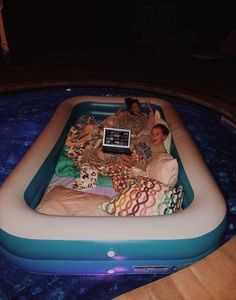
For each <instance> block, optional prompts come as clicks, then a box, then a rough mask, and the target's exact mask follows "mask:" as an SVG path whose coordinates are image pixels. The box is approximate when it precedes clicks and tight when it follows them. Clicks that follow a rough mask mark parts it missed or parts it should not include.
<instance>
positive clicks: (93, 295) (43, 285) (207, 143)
mask: <svg viewBox="0 0 236 300" xmlns="http://www.w3.org/2000/svg"><path fill="white" fill-rule="evenodd" d="M79 95H94V96H107V97H109V96H124V97H126V96H133V95H135V96H136V97H137V96H147V97H148V96H159V97H163V98H164V99H167V100H169V101H170V102H171V103H172V104H173V105H174V106H175V107H176V109H177V111H178V112H179V113H180V115H181V116H182V118H183V120H184V122H185V124H186V126H187V128H188V130H189V131H190V132H191V134H192V136H193V137H194V139H195V141H196V143H197V145H198V147H199V149H200V151H201V153H202V155H203V157H204V159H205V161H206V162H207V165H208V167H209V169H210V171H211V172H212V174H213V176H214V178H215V180H216V182H217V183H218V185H219V187H220V189H221V191H222V193H223V195H224V198H225V200H226V202H227V208H228V223H227V229H226V232H225V235H224V242H225V241H228V240H229V239H230V238H231V237H232V236H234V235H235V234H236V134H235V131H232V130H230V129H229V128H228V127H227V126H225V125H224V124H222V122H221V116H220V115H219V114H217V113H214V112H212V111H210V110H208V109H206V108H204V107H201V106H198V105H195V104H190V103H187V102H184V101H182V100H180V99H176V98H174V97H169V96H168V97H167V96H164V95H159V94H158V95H157V94H154V93H147V92H142V91H137V90H123V89H122V90H119V89H110V88H67V89H66V88H63V89H58V88H57V89H47V90H33V91H26V92H19V93H14V94H7V95H1V96H0V116H1V118H0V140H1V143H0V153H1V155H0V184H1V183H2V182H3V181H4V180H5V179H6V177H7V176H8V175H9V174H10V173H11V171H12V170H13V168H14V167H15V166H16V164H17V163H18V162H19V161H20V159H21V158H22V157H23V155H24V154H25V153H26V151H27V150H28V149H29V147H30V146H31V145H32V143H33V142H34V141H35V139H36V138H37V136H38V135H39V133H40V132H41V131H42V130H43V129H44V127H45V126H46V124H47V122H48V120H49V119H50V117H51V116H52V114H53V112H54V111H55V109H56V107H57V106H58V105H59V104H60V103H61V102H62V101H63V100H66V99H67V98H69V97H72V96H79ZM162 277H163V275H150V274H147V275H117V276H113V275H105V276H85V275H77V276H75V275H73V276H55V275H41V274H33V273H29V272H26V271H24V270H22V269H20V268H18V267H15V266H13V265H11V264H10V263H9V262H7V261H6V260H5V259H4V257H2V256H1V255H0V300H3V299H4V300H9V299H15V300H16V299H18V300H32V299H40V300H41V299H53V300H54V299H60V300H61V299H70V300H73V299H103V300H106V299H111V298H113V297H116V296H118V295H121V294H123V293H125V292H127V291H130V290H132V289H134V288H137V287H140V286H143V285H145V284H147V283H150V282H152V281H154V280H157V279H159V278H162Z"/></svg>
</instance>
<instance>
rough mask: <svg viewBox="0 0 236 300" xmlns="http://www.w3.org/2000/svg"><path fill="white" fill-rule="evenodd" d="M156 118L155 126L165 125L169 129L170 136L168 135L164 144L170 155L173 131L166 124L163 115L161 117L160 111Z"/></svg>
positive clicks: (156, 112) (155, 115) (157, 112)
mask: <svg viewBox="0 0 236 300" xmlns="http://www.w3.org/2000/svg"><path fill="white" fill-rule="evenodd" d="M154 118H155V125H156V124H163V125H165V126H166V127H167V128H168V129H169V134H168V136H167V138H166V139H165V140H164V142H163V144H164V147H165V148H166V151H167V152H168V153H170V145H171V130H170V127H169V126H168V124H167V123H166V121H165V120H164V119H161V115H160V112H159V111H158V110H156V111H155V114H154Z"/></svg>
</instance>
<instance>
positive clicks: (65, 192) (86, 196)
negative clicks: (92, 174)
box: [36, 186, 110, 216]
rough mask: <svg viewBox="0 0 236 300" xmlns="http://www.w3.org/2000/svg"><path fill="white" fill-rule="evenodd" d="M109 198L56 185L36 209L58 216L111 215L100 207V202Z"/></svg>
mask: <svg viewBox="0 0 236 300" xmlns="http://www.w3.org/2000/svg"><path fill="white" fill-rule="evenodd" d="M109 199H110V197H107V196H103V195H94V194H90V193H85V192H80V191H74V190H71V189H67V188H65V187H63V186H56V187H54V188H52V189H49V190H48V191H47V192H46V193H45V195H44V197H43V199H42V200H41V202H40V203H39V205H38V206H37V208H36V211H37V212H39V213H42V214H47V215H56V216H109V215H108V214H107V213H106V212H103V211H102V210H101V209H100V208H99V204H101V203H103V202H104V201H107V200H109Z"/></svg>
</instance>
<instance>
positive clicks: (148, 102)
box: [145, 99, 154, 113]
mask: <svg viewBox="0 0 236 300" xmlns="http://www.w3.org/2000/svg"><path fill="white" fill-rule="evenodd" d="M145 103H146V105H147V107H148V109H149V112H150V113H154V111H153V109H152V106H151V102H150V100H149V99H148V100H145Z"/></svg>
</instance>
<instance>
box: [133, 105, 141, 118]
mask: <svg viewBox="0 0 236 300" xmlns="http://www.w3.org/2000/svg"><path fill="white" fill-rule="evenodd" d="M131 112H132V113H133V114H134V115H135V116H138V115H140V113H141V108H140V105H139V104H138V103H137V102H134V103H133V104H132V106H131Z"/></svg>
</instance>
